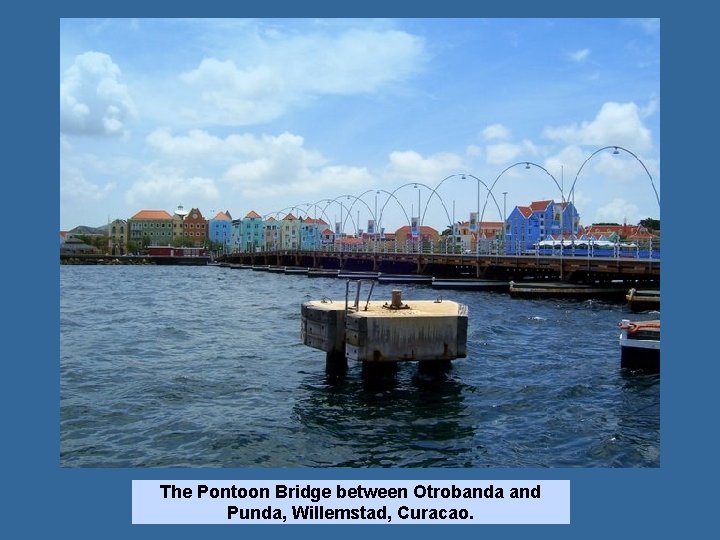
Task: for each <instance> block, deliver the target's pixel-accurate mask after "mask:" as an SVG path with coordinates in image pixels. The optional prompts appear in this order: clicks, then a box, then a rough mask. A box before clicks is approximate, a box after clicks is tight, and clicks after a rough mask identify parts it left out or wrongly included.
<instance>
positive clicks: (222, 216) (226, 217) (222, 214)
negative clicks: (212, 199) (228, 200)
mask: <svg viewBox="0 0 720 540" xmlns="http://www.w3.org/2000/svg"><path fill="white" fill-rule="evenodd" d="M213 219H221V220H223V221H231V220H232V218H231V217H230V214H229V213H227V212H218V213H217V214H215V217H214V218H213Z"/></svg>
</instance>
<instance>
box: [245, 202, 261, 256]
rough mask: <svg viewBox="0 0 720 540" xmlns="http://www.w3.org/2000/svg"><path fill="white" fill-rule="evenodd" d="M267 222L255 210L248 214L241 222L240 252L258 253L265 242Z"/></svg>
mask: <svg viewBox="0 0 720 540" xmlns="http://www.w3.org/2000/svg"><path fill="white" fill-rule="evenodd" d="M264 228H265V222H264V221H263V218H262V216H261V215H260V214H258V213H257V212H256V211H255V210H251V211H250V212H248V213H247V214H246V215H245V217H244V218H243V219H242V221H241V222H240V231H239V232H240V234H239V238H240V251H258V250H259V249H261V248H262V245H263V243H264V240H265V231H264Z"/></svg>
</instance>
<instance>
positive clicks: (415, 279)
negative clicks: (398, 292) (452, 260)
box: [377, 273, 433, 285]
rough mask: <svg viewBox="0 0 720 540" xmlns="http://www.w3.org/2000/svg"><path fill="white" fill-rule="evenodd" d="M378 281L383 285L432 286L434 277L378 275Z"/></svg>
mask: <svg viewBox="0 0 720 540" xmlns="http://www.w3.org/2000/svg"><path fill="white" fill-rule="evenodd" d="M377 279H378V281H380V282H381V283H420V284H426V285H430V284H431V283H432V280H433V277H432V276H423V275H422V274H383V273H380V274H379V275H378V278H377Z"/></svg>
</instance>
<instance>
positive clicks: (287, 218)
mask: <svg viewBox="0 0 720 540" xmlns="http://www.w3.org/2000/svg"><path fill="white" fill-rule="evenodd" d="M296 219H297V218H296V217H295V216H293V215H292V212H291V213H289V214H288V215H287V216H285V217H284V218H282V221H294V220H296Z"/></svg>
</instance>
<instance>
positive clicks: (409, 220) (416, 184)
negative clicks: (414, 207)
mask: <svg viewBox="0 0 720 540" xmlns="http://www.w3.org/2000/svg"><path fill="white" fill-rule="evenodd" d="M407 186H423V187H425V188H427V189H429V190H430V192H431V193H430V197H432V196H433V194H434V195H435V196H436V197H437V198H438V200H439V201H440V204H441V205H442V207H443V210H445V216H446V217H447V219H448V223H449V222H450V221H452V218H451V217H450V214H449V213H448V210H447V207H446V206H445V202H444V201H443V200H442V197H440V195H438V194H437V193H435V190H434V189H433V188H431V187H430V186H428V185H427V184H423V183H422V182H407V183H406V184H403V185H401V186H398V187H396V188H395V189H394V190H393V192H392V193H391V194H390V195H391V196H392V197H394V198H395V200H397V197H395V193H397V191H399V190H400V189H402V188H404V187H407ZM429 203H430V198H428V202H427V203H426V204H425V208H426V209H427V205H428V204H429ZM398 204H400V201H398ZM386 205H387V201H385V204H384V205H383V207H382V209H381V210H380V216H381V217H382V214H383V211H384V210H385V206H386ZM400 206H401V207H402V204H400ZM404 210H405V208H404V207H403V211H404ZM419 215H420V208H418V216H419ZM405 217H406V218H407V217H408V215H407V212H405ZM408 225H410V226H411V227H412V220H411V219H408ZM421 225H422V220H421V221H420V223H419V224H418V226H421Z"/></svg>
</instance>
